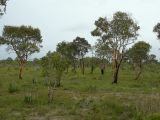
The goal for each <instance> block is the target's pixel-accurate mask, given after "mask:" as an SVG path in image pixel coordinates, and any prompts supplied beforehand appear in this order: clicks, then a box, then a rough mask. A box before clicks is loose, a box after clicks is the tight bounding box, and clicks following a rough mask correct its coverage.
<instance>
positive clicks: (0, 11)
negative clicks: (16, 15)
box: [0, 0, 7, 16]
mask: <svg viewBox="0 0 160 120" xmlns="http://www.w3.org/2000/svg"><path fill="white" fill-rule="evenodd" d="M6 5H7V0H0V7H1V8H0V15H1V16H2V15H3V14H4V13H5V11H6Z"/></svg>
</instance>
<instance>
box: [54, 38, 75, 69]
mask: <svg viewBox="0 0 160 120" xmlns="http://www.w3.org/2000/svg"><path fill="white" fill-rule="evenodd" d="M56 51H57V52H58V53H60V54H61V55H62V56H63V57H64V58H65V59H66V62H67V64H66V68H67V72H68V68H69V65H70V64H71V63H72V60H73V58H74V56H73V55H72V53H73V52H72V51H73V50H72V47H71V43H70V42H65V41H62V42H60V43H58V44H57V48H56Z"/></svg>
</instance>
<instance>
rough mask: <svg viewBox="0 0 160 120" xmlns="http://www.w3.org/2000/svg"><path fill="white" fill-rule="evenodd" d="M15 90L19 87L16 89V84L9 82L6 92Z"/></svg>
mask: <svg viewBox="0 0 160 120" xmlns="http://www.w3.org/2000/svg"><path fill="white" fill-rule="evenodd" d="M17 91H19V89H18V86H17V85H16V83H10V84H9V88H8V92H9V93H15V92H17Z"/></svg>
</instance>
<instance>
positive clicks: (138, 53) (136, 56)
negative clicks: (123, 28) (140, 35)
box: [128, 41, 151, 80]
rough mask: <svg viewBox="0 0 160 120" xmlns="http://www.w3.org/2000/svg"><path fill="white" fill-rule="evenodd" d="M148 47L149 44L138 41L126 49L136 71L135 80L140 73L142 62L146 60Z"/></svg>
mask: <svg viewBox="0 0 160 120" xmlns="http://www.w3.org/2000/svg"><path fill="white" fill-rule="evenodd" d="M150 49H151V46H150V44H148V43H146V42H144V41H139V42H138V43H136V44H134V45H133V46H132V48H130V49H129V50H128V55H129V59H130V61H131V63H133V64H134V69H135V71H136V77H135V80H138V79H139V77H140V75H141V73H142V69H143V64H144V63H145V62H146V61H147V60H148V56H149V51H150Z"/></svg>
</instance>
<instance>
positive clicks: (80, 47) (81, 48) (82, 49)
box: [73, 37, 91, 74]
mask: <svg viewBox="0 0 160 120" xmlns="http://www.w3.org/2000/svg"><path fill="white" fill-rule="evenodd" d="M73 45H74V46H75V47H76V53H77V55H78V56H79V57H80V66H81V69H82V74H84V69H85V66H84V56H85V55H86V53H87V52H88V50H89V48H90V47H91V45H90V44H89V43H88V41H87V40H86V39H85V38H81V37H76V39H74V40H73Z"/></svg>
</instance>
